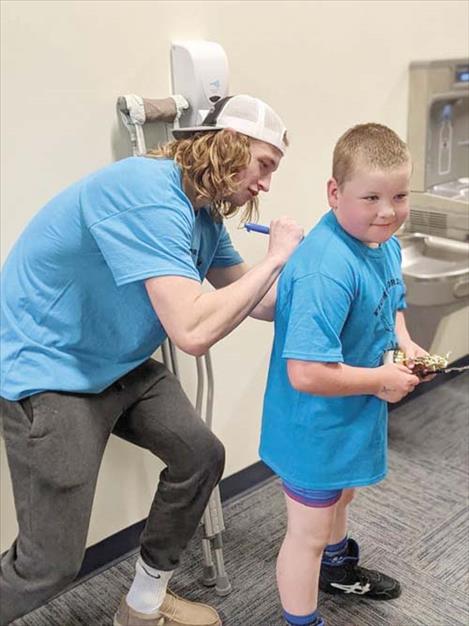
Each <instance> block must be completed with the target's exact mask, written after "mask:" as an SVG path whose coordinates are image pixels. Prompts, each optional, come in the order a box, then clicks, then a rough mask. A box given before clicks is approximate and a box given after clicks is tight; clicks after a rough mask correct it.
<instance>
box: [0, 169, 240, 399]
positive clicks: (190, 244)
mask: <svg viewBox="0 0 469 626" xmlns="http://www.w3.org/2000/svg"><path fill="white" fill-rule="evenodd" d="M241 262H242V259H241V257H240V256H239V254H238V253H237V252H236V251H235V250H234V248H233V246H232V244H231V241H230V238H229V235H228V233H227V231H226V230H225V228H224V226H223V224H221V223H215V222H214V221H213V220H212V218H211V216H210V214H209V212H208V211H207V210H206V209H200V210H199V211H197V212H194V210H193V208H192V205H191V203H190V201H189V199H188V197H187V196H186V195H185V193H184V191H183V188H182V183H181V171H180V169H179V167H178V166H177V165H176V164H175V163H174V161H172V160H167V159H151V158H142V157H131V158H128V159H123V160H121V161H118V162H116V163H113V164H112V165H110V166H108V167H105V168H104V169H102V170H100V171H98V172H97V173H95V174H92V175H91V176H88V177H87V178H85V179H83V180H82V181H80V182H78V183H76V184H75V185H73V186H71V187H69V188H68V189H67V190H65V191H64V192H62V193H61V194H60V195H58V196H57V197H56V198H54V199H53V200H52V201H51V202H49V203H48V204H47V205H46V206H45V207H44V208H43V209H42V210H41V211H40V212H39V213H38V214H37V215H36V216H35V217H34V218H33V220H32V221H31V222H30V224H29V225H28V227H27V228H26V230H25V231H24V232H23V234H22V236H21V237H20V238H19V240H18V241H17V243H16V244H15V246H14V248H13V249H12V251H11V253H10V255H9V257H8V259H7V260H6V262H5V265H4V268H3V271H2V278H1V289H2V300H1V367H2V385H1V390H0V395H2V396H3V397H5V398H7V399H9V400H19V399H21V398H23V397H26V396H29V395H31V394H34V393H38V392H41V391H70V392H83V393H98V392H100V391H102V390H103V389H105V388H106V387H107V386H109V385H110V384H111V383H112V382H114V381H115V380H116V379H117V378H119V377H120V376H123V375H124V374H126V373H127V372H129V371H130V370H132V369H133V368H135V367H137V366H138V365H140V364H141V363H142V362H143V361H145V360H146V359H147V358H149V357H150V356H151V355H152V353H153V352H154V351H155V350H156V348H157V347H158V346H159V345H160V344H161V343H162V342H163V341H164V339H165V337H166V334H165V331H164V329H163V327H162V325H161V323H160V322H159V320H158V318H157V316H156V314H155V312H154V310H153V308H152V305H151V303H150V300H149V298H148V295H147V292H146V289H145V285H144V281H145V279H147V278H151V277H156V276H184V277H186V278H190V279H193V280H196V281H199V282H200V281H202V280H203V279H204V277H205V275H206V274H207V271H208V270H209V268H210V267H214V266H217V267H225V266H226V267H227V266H230V265H235V264H238V263H241Z"/></svg>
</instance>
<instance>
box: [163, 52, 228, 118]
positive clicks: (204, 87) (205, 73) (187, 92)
mask: <svg viewBox="0 0 469 626" xmlns="http://www.w3.org/2000/svg"><path fill="white" fill-rule="evenodd" d="M171 79H172V91H173V93H177V94H183V95H184V97H185V98H186V100H187V101H188V102H189V105H190V107H189V109H188V110H187V111H184V112H183V114H182V115H181V117H180V119H179V126H181V127H184V126H197V125H199V124H200V123H201V122H202V120H203V119H204V117H205V116H206V115H207V113H208V111H209V109H210V108H211V107H212V106H213V105H214V104H215V102H217V101H218V100H220V98H224V97H225V96H227V95H228V59H227V56H226V54H225V51H224V50H223V48H222V47H221V46H220V44H218V43H215V42H213V41H183V42H174V43H172V44H171Z"/></svg>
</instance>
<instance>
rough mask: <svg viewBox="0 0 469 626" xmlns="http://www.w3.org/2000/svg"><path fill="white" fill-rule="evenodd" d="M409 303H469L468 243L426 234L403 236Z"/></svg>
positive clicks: (403, 260)
mask: <svg viewBox="0 0 469 626" xmlns="http://www.w3.org/2000/svg"><path fill="white" fill-rule="evenodd" d="M401 246H402V270H403V274H404V279H405V283H406V287H407V303H408V304H409V305H415V306H438V305H443V304H452V303H453V304H457V305H458V306H464V305H466V304H469V244H468V243H464V242H460V241H454V240H451V239H444V238H442V237H434V236H430V235H423V234H408V235H403V236H401Z"/></svg>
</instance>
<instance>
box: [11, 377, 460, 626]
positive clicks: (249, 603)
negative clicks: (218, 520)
mask: <svg viewBox="0 0 469 626" xmlns="http://www.w3.org/2000/svg"><path fill="white" fill-rule="evenodd" d="M468 435H469V374H465V375H460V376H458V377H456V378H454V379H451V380H448V381H447V382H446V383H445V384H444V385H441V386H438V387H436V388H435V389H432V390H431V391H429V392H428V393H426V394H424V395H423V396H421V397H416V398H415V399H412V400H410V401H409V402H408V403H406V404H405V405H403V406H401V407H399V408H397V409H396V410H394V411H393V412H392V413H391V415H390V454H389V466H390V467H389V469H390V471H389V476H388V478H387V479H386V480H385V481H383V482H382V483H381V484H379V485H377V486H374V487H370V488H368V489H363V490H361V492H360V493H359V495H358V497H357V498H356V500H355V501H354V503H353V505H352V510H351V521H350V530H351V535H353V536H354V537H355V538H356V539H357V540H358V541H359V543H360V545H361V559H362V563H363V564H364V565H365V566H379V567H380V568H382V570H383V571H386V572H387V573H389V574H391V575H394V576H396V577H397V578H398V579H399V580H400V581H401V584H402V587H403V593H402V596H401V597H400V598H398V599H396V600H393V601H392V602H384V603H379V602H375V603H373V602H372V601H369V600H363V599H360V598H359V597H353V598H349V597H347V598H345V597H339V598H338V597H332V596H326V595H324V594H321V597H320V609H321V612H322V614H323V616H324V618H325V619H326V621H327V625H328V626H378V625H385V626H468V625H469V606H468V597H469V594H468V591H469V566H468V563H469V521H468V494H469V484H468V477H469V442H468ZM224 515H225V523H226V526H227V530H226V531H225V533H224V542H225V550H224V554H225V561H226V567H227V570H228V574H229V576H230V580H231V583H232V585H233V591H232V593H231V594H230V595H229V596H227V597H225V598H220V597H218V596H217V595H216V594H215V592H214V591H213V590H211V589H206V588H204V587H203V586H202V585H201V584H200V583H199V582H198V577H199V576H200V573H201V555H200V541H199V540H197V539H194V540H193V542H192V543H191V545H190V547H189V550H188V551H187V553H186V554H185V557H184V561H183V564H182V567H181V568H180V570H179V571H178V572H177V574H176V575H175V576H174V577H173V580H172V588H173V590H174V591H176V593H179V594H180V595H182V596H185V597H188V598H190V599H193V600H201V601H204V602H208V603H210V604H212V605H213V606H215V607H217V608H218V610H219V611H220V613H221V615H222V617H223V624H224V626H281V624H282V620H281V608H280V604H279V601H278V596H277V591H276V586H275V573H274V572H275V559H276V555H277V552H278V549H279V546H280V543H281V540H282V537H283V533H284V530H285V512H284V504H283V496H282V493H281V491H280V488H279V484H278V481H277V480H276V479H271V480H268V481H266V482H265V483H263V484H262V485H261V486H259V487H256V488H255V489H253V490H251V491H250V492H247V493H244V494H243V495H242V496H239V497H237V498H236V499H234V500H231V501H229V502H228V503H226V504H225V507H224ZM135 559H136V556H135V555H130V556H129V557H128V558H126V559H124V560H122V561H121V562H119V563H117V564H114V565H113V566H111V567H109V568H108V569H106V570H105V571H103V572H101V573H99V574H97V575H95V576H93V577H91V578H89V579H88V580H86V581H84V582H82V583H80V584H79V585H77V586H75V587H74V588H73V589H71V590H69V591H67V592H66V593H64V594H62V595H61V596H59V597H58V598H56V599H55V600H53V601H52V602H50V603H49V604H48V605H46V606H44V607H41V608H40V609H38V610H36V611H34V612H33V613H30V614H29V615H28V616H26V617H24V618H22V619H20V620H17V621H16V622H15V623H14V624H15V626H79V625H81V626H82V625H85V626H104V625H106V626H109V625H110V624H112V615H113V612H114V610H115V608H116V606H117V604H118V602H119V600H120V597H121V595H122V594H124V593H125V591H126V590H127V588H128V586H129V584H130V581H131V579H132V576H133V570H134V563H135Z"/></svg>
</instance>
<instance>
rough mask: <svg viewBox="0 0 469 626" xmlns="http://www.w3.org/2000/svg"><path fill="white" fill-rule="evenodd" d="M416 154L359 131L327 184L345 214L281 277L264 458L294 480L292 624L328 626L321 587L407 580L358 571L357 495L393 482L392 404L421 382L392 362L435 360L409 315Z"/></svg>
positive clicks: (326, 221)
mask: <svg viewBox="0 0 469 626" xmlns="http://www.w3.org/2000/svg"><path fill="white" fill-rule="evenodd" d="M410 174H411V159H410V154H409V151H408V149H407V146H406V145H405V143H404V142H403V141H402V140H401V139H399V137H398V136H397V135H396V134H395V133H394V132H393V131H392V130H390V129H389V128H387V127H385V126H382V125H379V124H363V125H359V126H355V127H354V128H351V129H350V130H348V131H347V132H346V133H345V134H344V135H343V136H342V137H341V138H340V139H339V141H338V143H337V145H336V147H335V150H334V156H333V173H332V178H331V179H330V180H329V181H328V183H327V194H328V200H329V203H330V207H331V210H330V211H329V212H328V213H327V214H326V215H324V216H323V218H322V219H321V220H320V222H319V223H318V224H317V226H316V227H315V228H313V230H312V231H311V232H310V233H309V235H308V236H307V237H306V238H305V240H304V241H303V243H302V245H301V246H300V247H299V248H298V249H297V250H296V251H295V253H294V254H293V256H292V257H291V259H290V261H289V263H288V264H287V266H286V267H285V269H284V271H283V274H282V275H281V277H280V281H279V286H278V296H277V305H276V319H275V339H274V345H273V350H272V356H271V361H270V369H269V376H268V382H267V389H266V393H265V400H264V413H263V424H262V435H261V445H260V456H261V458H262V459H263V460H264V461H265V462H266V463H267V465H269V466H270V467H271V468H272V469H273V470H274V471H275V472H276V473H277V474H278V475H279V476H280V477H281V479H282V481H283V488H284V492H285V498H286V504H287V513H288V527H287V532H286V536H285V538H284V541H283V544H282V547H281V549H280V553H279V556H278V560H277V583H278V588H279V592H280V599H281V602H282V606H283V609H284V616H285V619H286V623H287V624H291V625H292V626H299V625H301V626H306V625H308V626H323V625H324V620H323V619H322V618H321V617H320V615H319V613H318V611H317V603H318V588H320V589H322V590H323V591H325V592H328V593H334V594H336V593H345V594H359V595H363V596H365V597H368V598H374V599H383V600H388V599H391V598H396V597H397V596H398V595H399V594H400V586H399V583H398V582H397V581H396V580H394V579H392V578H390V577H388V576H386V575H384V574H381V573H379V572H377V571H373V570H367V569H364V568H362V567H359V566H358V565H357V563H358V545H357V543H356V542H355V541H354V540H353V539H351V538H348V536H347V510H348V505H349V504H350V502H351V500H352V498H353V492H354V488H356V487H363V486H366V485H371V484H374V483H376V482H378V481H380V480H382V479H383V478H384V477H385V475H386V448H387V445H386V444H387V402H398V401H399V400H401V399H402V398H403V397H404V396H406V395H407V394H408V393H409V392H411V391H412V390H413V389H414V387H415V386H416V385H417V384H418V383H419V379H418V378H417V377H416V376H415V375H413V374H412V371H411V370H410V369H408V368H407V367H404V366H403V365H397V364H394V363H391V364H386V365H383V354H384V353H385V352H386V351H387V350H390V349H393V348H395V347H396V346H399V348H400V349H401V350H403V351H404V352H405V353H406V354H407V355H408V356H410V357H415V356H417V355H421V354H426V352H425V351H424V350H422V348H420V347H419V346H417V345H416V344H415V343H414V342H413V341H412V340H411V338H410V336H409V334H408V332H407V330H406V326H405V322H404V317H403V313H402V309H404V308H405V306H406V305H405V300H404V294H405V288H404V283H403V280H402V276H401V270H400V262H401V252H400V246H399V242H398V240H397V239H396V238H395V237H393V234H394V233H395V232H396V231H397V229H398V228H399V227H400V226H401V224H402V223H403V222H404V220H405V219H406V217H407V215H408V213H409V179H410Z"/></svg>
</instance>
